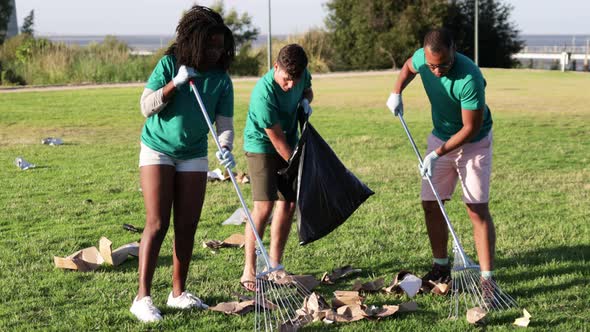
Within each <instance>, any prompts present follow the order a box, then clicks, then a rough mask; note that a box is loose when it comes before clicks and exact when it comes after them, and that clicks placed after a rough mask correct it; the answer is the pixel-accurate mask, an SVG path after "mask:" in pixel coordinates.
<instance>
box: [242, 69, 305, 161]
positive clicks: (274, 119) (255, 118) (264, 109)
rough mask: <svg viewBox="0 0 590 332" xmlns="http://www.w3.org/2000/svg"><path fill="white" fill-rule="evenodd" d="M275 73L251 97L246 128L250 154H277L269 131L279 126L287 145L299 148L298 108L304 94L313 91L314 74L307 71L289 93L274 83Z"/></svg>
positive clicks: (268, 73) (262, 82)
mask: <svg viewBox="0 0 590 332" xmlns="http://www.w3.org/2000/svg"><path fill="white" fill-rule="evenodd" d="M274 73H275V71H274V69H271V70H269V71H268V72H267V73H266V74H265V75H264V76H262V78H260V80H258V83H256V86H255V87H254V90H253V91H252V95H251V96H250V107H249V110H248V118H247V119H246V128H245V129H244V150H245V151H246V152H251V153H275V152H276V149H275V148H274V146H273V145H272V143H271V141H270V138H269V137H268V135H267V134H266V131H265V129H268V128H270V127H272V126H274V125H275V124H277V123H279V124H280V125H281V128H282V129H283V132H284V133H285V136H286V137H287V144H289V146H290V147H291V148H294V147H295V145H297V140H298V135H297V105H298V104H299V101H300V100H301V98H302V96H303V91H305V90H307V89H309V88H310V87H311V74H310V73H309V71H308V70H307V69H306V70H305V71H304V72H303V74H302V78H301V80H300V81H299V82H297V84H296V85H295V86H294V87H293V88H292V89H291V90H289V91H288V92H285V91H283V89H281V87H280V86H279V85H278V84H277V83H276V82H275V80H274Z"/></svg>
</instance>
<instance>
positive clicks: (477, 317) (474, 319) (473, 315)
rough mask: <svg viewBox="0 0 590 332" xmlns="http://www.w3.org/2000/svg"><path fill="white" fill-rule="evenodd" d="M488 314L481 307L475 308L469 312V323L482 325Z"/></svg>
mask: <svg viewBox="0 0 590 332" xmlns="http://www.w3.org/2000/svg"><path fill="white" fill-rule="evenodd" d="M487 314H488V312H487V311H486V310H485V309H483V308H480V307H475V308H471V309H469V310H467V322H468V323H469V324H480V323H482V322H483V321H482V320H483V319H484V318H485V316H486V315H487Z"/></svg>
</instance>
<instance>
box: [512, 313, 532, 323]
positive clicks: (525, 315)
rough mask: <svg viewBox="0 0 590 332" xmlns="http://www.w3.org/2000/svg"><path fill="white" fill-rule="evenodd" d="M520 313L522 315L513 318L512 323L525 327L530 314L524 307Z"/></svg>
mask: <svg viewBox="0 0 590 332" xmlns="http://www.w3.org/2000/svg"><path fill="white" fill-rule="evenodd" d="M522 314H523V316H522V317H520V318H517V319H515V320H514V323H513V324H514V325H516V326H520V327H527V326H529V323H530V322H531V317H532V316H531V314H530V313H529V312H528V311H527V310H526V309H522Z"/></svg>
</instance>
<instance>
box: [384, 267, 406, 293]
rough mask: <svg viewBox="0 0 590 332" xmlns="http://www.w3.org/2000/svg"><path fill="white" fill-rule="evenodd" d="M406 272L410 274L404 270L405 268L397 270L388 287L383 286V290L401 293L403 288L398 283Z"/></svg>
mask: <svg viewBox="0 0 590 332" xmlns="http://www.w3.org/2000/svg"><path fill="white" fill-rule="evenodd" d="M408 274H412V273H411V272H409V271H405V270H402V271H399V272H398V273H397V274H396V275H395V277H393V281H392V282H391V284H390V285H389V286H388V287H386V288H383V291H384V292H386V293H398V294H401V293H403V292H404V290H403V289H402V288H401V287H400V286H399V284H400V282H401V281H402V280H403V279H404V277H405V276H406V275H408Z"/></svg>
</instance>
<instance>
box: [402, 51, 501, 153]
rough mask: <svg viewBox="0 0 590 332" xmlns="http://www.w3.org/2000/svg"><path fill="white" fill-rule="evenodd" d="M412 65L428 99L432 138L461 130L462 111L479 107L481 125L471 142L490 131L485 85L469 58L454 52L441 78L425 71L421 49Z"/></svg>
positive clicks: (477, 68) (443, 138) (425, 66)
mask: <svg viewBox="0 0 590 332" xmlns="http://www.w3.org/2000/svg"><path fill="white" fill-rule="evenodd" d="M412 65H413V66H414V69H415V70H417V71H418V72H419V73H420V77H421V78H422V84H423V85H424V90H426V94H427V95H428V99H429V100H430V104H431V109H432V124H433V125H434V129H433V130H432V134H433V135H434V136H436V137H438V138H440V139H441V140H443V141H447V140H449V138H451V136H453V135H455V134H456V133H457V132H458V131H459V130H461V128H463V119H462V118H461V110H462V109H463V110H478V109H482V108H485V110H484V118H483V125H482V126H481V129H480V131H479V133H478V134H477V135H476V136H475V137H474V138H473V139H472V140H471V142H477V141H479V140H481V139H482V138H484V137H486V136H487V135H488V133H489V132H490V130H491V129H492V116H491V113H490V109H489V108H488V107H487V105H486V102H485V100H486V94H485V85H486V83H485V79H484V78H483V75H482V74H481V71H480V70H479V67H478V66H477V65H476V64H475V63H474V62H473V61H471V59H469V58H468V57H466V56H464V55H463V54H461V53H458V52H455V62H454V64H453V67H451V70H449V72H448V73H447V74H446V75H445V76H443V77H440V78H439V77H436V76H435V75H434V74H433V73H432V72H431V71H430V68H428V65H427V64H426V58H425V56H424V49H423V48H421V49H419V50H417V51H416V52H415V53H414V55H413V56H412ZM484 106H485V107H484Z"/></svg>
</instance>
